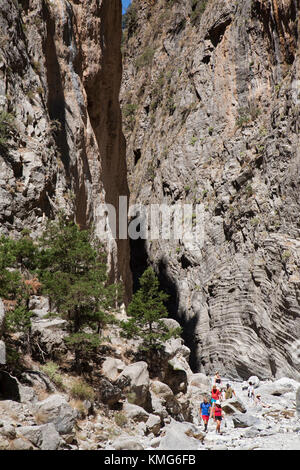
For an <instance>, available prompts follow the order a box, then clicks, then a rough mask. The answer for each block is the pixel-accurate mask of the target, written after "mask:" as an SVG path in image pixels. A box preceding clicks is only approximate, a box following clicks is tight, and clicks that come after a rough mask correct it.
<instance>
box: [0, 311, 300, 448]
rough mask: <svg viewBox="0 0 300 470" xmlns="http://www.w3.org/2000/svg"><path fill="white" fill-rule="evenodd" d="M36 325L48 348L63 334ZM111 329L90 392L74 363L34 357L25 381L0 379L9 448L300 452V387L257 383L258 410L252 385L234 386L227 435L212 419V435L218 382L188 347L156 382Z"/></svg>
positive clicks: (3, 439) (171, 356) (1, 421)
mask: <svg viewBox="0 0 300 470" xmlns="http://www.w3.org/2000/svg"><path fill="white" fill-rule="evenodd" d="M119 315H120V314H119ZM166 322H169V320H166ZM173 322H174V320H173V321H172V322H171V323H172V326H174V323H173ZM33 326H34V328H37V327H38V328H39V329H40V330H42V331H43V332H44V341H45V342H44V345H43V347H45V345H47V344H48V350H51V347H52V344H53V342H57V338H58V337H61V338H62V337H63V336H64V334H65V332H64V330H63V327H62V325H59V324H57V322H56V320H51V321H49V320H47V321H46V320H44V323H43V320H42V319H41V318H38V317H36V319H35V320H33ZM169 326H171V324H169ZM46 332H47V334H46ZM109 332H110V341H109V342H107V344H103V347H102V351H101V352H102V361H101V363H102V366H101V368H100V367H99V370H97V371H96V373H95V374H92V375H93V381H92V385H91V384H90V385H88V384H87V383H86V382H85V379H84V378H83V377H81V378H79V377H78V376H76V375H74V374H72V373H70V370H69V369H68V357H65V359H64V360H63V361H60V364H58V363H55V362H53V361H52V362H51V361H47V362H46V364H44V365H41V363H40V362H38V361H33V360H32V358H31V357H30V356H26V357H25V358H24V361H25V365H26V366H27V368H28V369H27V370H24V371H23V372H22V373H20V374H19V377H18V378H16V377H13V376H11V375H10V374H8V373H7V372H4V371H2V372H1V373H0V393H1V400H0V410H1V418H0V449H1V450H9V449H12V450H38V449H40V450H59V449H64V450H68V449H69V450H77V449H79V450H101V449H103V450H143V449H145V450H156V449H157V450H226V449H229V450H234V449H241V450H242V449H243V450H251V449H282V450H287V449H298V450H299V433H300V425H299V419H300V408H299V407H300V402H299V398H300V396H299V390H300V388H299V385H300V384H299V382H296V381H295V380H292V379H288V378H282V379H279V380H275V381H260V380H259V379H258V378H257V377H249V380H250V381H252V382H253V383H254V384H255V394H256V395H257V394H258V393H260V395H261V402H260V403H254V402H252V401H250V400H249V399H248V397H247V387H248V383H247V382H246V383H245V382H244V383H242V382H231V384H232V386H233V389H234V390H235V393H236V396H235V397H233V398H231V399H229V400H226V401H224V402H223V403H222V406H223V410H224V412H225V419H224V421H223V423H222V428H221V430H222V434H221V435H217V434H216V432H215V423H214V422H213V420H210V422H209V426H208V432H207V433H204V429H203V424H202V423H200V421H199V414H198V407H199V403H200V402H201V401H202V397H203V395H204V394H207V395H209V393H210V390H211V386H212V377H209V376H205V375H204V374H202V373H196V374H194V373H193V372H192V371H191V369H190V367H189V365H188V362H187V361H188V359H189V354H190V351H189V349H188V348H187V347H186V346H184V344H183V341H182V340H181V339H171V340H169V341H168V342H167V344H166V350H165V352H164V355H163V363H164V364H165V367H164V368H163V367H162V368H160V374H159V375H158V376H153V375H152V374H151V373H150V371H149V369H148V366H147V363H146V362H144V361H138V362H134V355H135V354H136V353H137V345H136V343H135V342H133V341H132V342H130V341H128V340H124V339H122V337H121V336H120V331H119V329H118V327H116V326H115V327H113V328H110V330H109ZM46 336H47V339H46ZM45 349H46V350H47V348H45ZM97 375H98V380H97ZM227 380H228V379H226V378H222V381H223V384H226V382H227ZM297 391H298V392H297ZM296 394H297V395H296Z"/></svg>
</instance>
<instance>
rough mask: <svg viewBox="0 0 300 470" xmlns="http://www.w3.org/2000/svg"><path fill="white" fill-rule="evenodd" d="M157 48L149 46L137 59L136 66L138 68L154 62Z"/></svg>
mask: <svg viewBox="0 0 300 470" xmlns="http://www.w3.org/2000/svg"><path fill="white" fill-rule="evenodd" d="M154 54H155V49H153V48H152V47H147V48H146V49H145V51H144V52H143V53H142V54H141V55H140V56H139V57H138V58H137V59H136V61H135V66H136V68H137V69H141V68H143V67H146V66H149V65H151V64H152V61H153V57H154Z"/></svg>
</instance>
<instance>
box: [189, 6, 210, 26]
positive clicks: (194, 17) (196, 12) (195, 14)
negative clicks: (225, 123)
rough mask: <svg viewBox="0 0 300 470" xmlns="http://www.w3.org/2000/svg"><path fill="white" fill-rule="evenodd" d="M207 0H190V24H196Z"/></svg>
mask: <svg viewBox="0 0 300 470" xmlns="http://www.w3.org/2000/svg"><path fill="white" fill-rule="evenodd" d="M207 3H208V0H191V7H192V12H191V15H190V18H191V22H192V24H196V23H197V22H198V21H199V20H200V18H201V16H202V15H203V13H204V11H205V9H206V5H207Z"/></svg>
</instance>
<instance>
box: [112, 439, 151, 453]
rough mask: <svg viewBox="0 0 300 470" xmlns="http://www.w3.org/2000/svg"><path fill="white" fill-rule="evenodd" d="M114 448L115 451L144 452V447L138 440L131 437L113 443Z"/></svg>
mask: <svg viewBox="0 0 300 470" xmlns="http://www.w3.org/2000/svg"><path fill="white" fill-rule="evenodd" d="M112 447H113V448H114V449H115V450H143V449H144V447H143V446H142V444H141V443H140V442H139V441H137V440H136V439H133V438H129V437H123V438H122V437H120V438H119V439H116V440H115V441H113V443H112Z"/></svg>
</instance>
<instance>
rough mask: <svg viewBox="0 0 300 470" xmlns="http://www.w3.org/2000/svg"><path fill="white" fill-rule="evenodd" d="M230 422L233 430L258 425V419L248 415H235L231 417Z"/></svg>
mask: <svg viewBox="0 0 300 470" xmlns="http://www.w3.org/2000/svg"><path fill="white" fill-rule="evenodd" d="M232 420H233V424H234V427H235V428H248V427H250V426H258V425H259V424H260V419H259V418H256V417H255V416H252V415H250V414H249V413H245V414H242V413H239V414H235V415H233V417H232Z"/></svg>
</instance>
